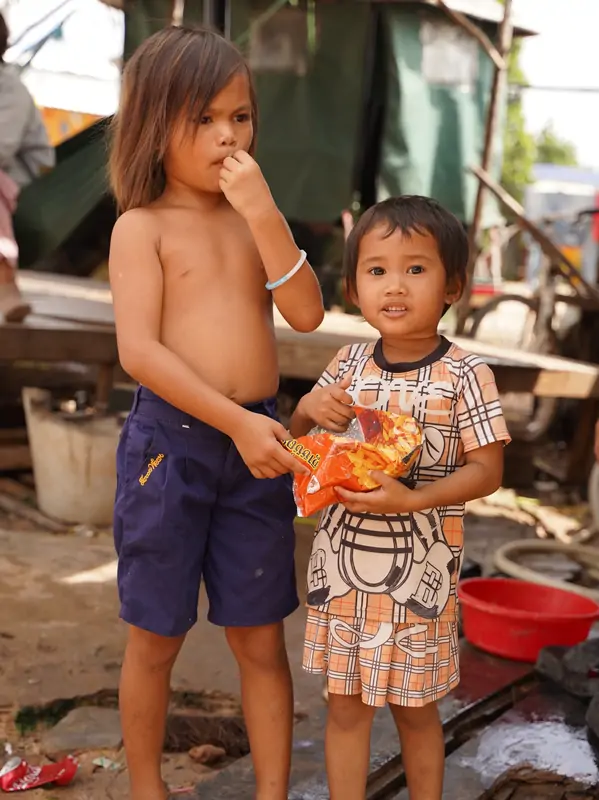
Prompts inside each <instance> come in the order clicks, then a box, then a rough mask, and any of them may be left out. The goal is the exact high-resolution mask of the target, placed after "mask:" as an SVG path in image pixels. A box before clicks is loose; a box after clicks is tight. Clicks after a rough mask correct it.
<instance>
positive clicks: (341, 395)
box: [300, 373, 355, 433]
mask: <svg viewBox="0 0 599 800" xmlns="http://www.w3.org/2000/svg"><path fill="white" fill-rule="evenodd" d="M352 377H353V376H352V374H351V373H349V374H348V375H345V377H343V378H342V379H341V380H340V381H339V383H331V384H329V385H328V386H318V387H316V388H314V389H312V391H311V392H308V394H306V395H304V396H303V397H302V399H301V402H300V408H301V409H302V411H303V413H304V414H305V415H306V416H307V418H308V419H309V420H311V423H312V424H314V423H315V424H316V425H317V426H318V427H319V428H323V429H324V430H325V431H328V432H329V433H331V432H333V433H343V432H344V431H346V430H347V427H348V425H349V424H350V422H351V421H352V420H353V418H354V417H355V413H354V409H353V405H354V401H353V398H352V396H351V395H350V394H348V393H347V389H349V387H350V386H351V382H352Z"/></svg>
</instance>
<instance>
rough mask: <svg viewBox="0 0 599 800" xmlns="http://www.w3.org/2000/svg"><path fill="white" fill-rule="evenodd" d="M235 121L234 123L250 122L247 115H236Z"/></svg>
mask: <svg viewBox="0 0 599 800" xmlns="http://www.w3.org/2000/svg"><path fill="white" fill-rule="evenodd" d="M235 120H236V122H249V121H250V115H249V114H238V115H237V116H236V117H235Z"/></svg>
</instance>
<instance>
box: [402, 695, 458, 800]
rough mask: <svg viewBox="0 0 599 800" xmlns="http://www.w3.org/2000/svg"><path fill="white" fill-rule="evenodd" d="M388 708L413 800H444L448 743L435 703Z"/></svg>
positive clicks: (411, 799)
mask: <svg viewBox="0 0 599 800" xmlns="http://www.w3.org/2000/svg"><path fill="white" fill-rule="evenodd" d="M389 707H390V709H391V713H392V714H393V718H394V720H395V724H396V725H397V730H398V732H399V738H400V741H401V758H402V761H403V765H404V769H405V772H406V778H407V781H408V789H409V791H410V800H441V796H442V794H443V768H444V764H445V740H444V737H443V728H442V726H441V721H440V719H439V712H438V710H437V705H436V703H429V704H428V705H426V706H422V707H421V708H408V707H404V706H398V705H395V704H392V703H390V704H389Z"/></svg>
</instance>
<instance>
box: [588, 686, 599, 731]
mask: <svg viewBox="0 0 599 800" xmlns="http://www.w3.org/2000/svg"><path fill="white" fill-rule="evenodd" d="M586 723H587V725H588V726H589V728H590V730H591V732H592V733H593V735H594V736H595V737H596V739H597V740H598V741H599V694H596V695H595V697H594V698H593V699H592V700H591V703H590V705H589V707H588V709H587V715H586Z"/></svg>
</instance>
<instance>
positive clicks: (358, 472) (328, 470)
mask: <svg viewBox="0 0 599 800" xmlns="http://www.w3.org/2000/svg"><path fill="white" fill-rule="evenodd" d="M354 410H355V413H356V416H355V419H353V420H352V422H351V423H350V425H349V427H348V429H347V431H346V432H345V433H342V434H338V433H331V432H330V431H326V430H324V429H323V428H314V429H313V430H312V431H310V433H309V434H308V435H307V436H300V437H299V438H298V439H287V440H286V441H285V442H283V445H284V446H285V447H286V449H287V450H289V452H290V453H291V454H292V455H294V456H295V458H297V459H298V461H301V463H302V464H304V465H305V466H307V467H308V469H309V470H310V472H309V474H306V475H296V476H295V479H294V484H293V493H294V496H295V502H296V505H297V508H298V512H299V514H300V516H302V517H309V516H311V515H312V514H314V513H315V512H316V511H320V510H321V509H323V508H325V507H326V506H329V505H333V504H334V503H338V502H339V497H338V496H337V493H336V492H335V487H336V486H342V487H343V488H345V489H349V490H350V491H353V492H367V491H371V490H372V489H376V488H377V487H378V486H379V485H380V484H379V483H377V481H376V480H375V479H374V478H373V477H372V476H371V475H370V473H371V471H372V470H380V471H381V472H384V473H386V474H387V475H390V476H391V477H393V478H400V477H401V476H403V475H406V474H407V473H408V472H409V471H410V469H411V467H412V465H413V464H414V462H415V461H416V458H417V457H418V454H419V453H420V450H421V448H422V442H423V434H422V428H421V427H420V425H419V424H418V422H417V421H416V420H415V419H414V417H410V416H407V415H404V414H391V413H389V412H387V411H376V410H374V409H370V408H360V407H356V408H355V409H354Z"/></svg>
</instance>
